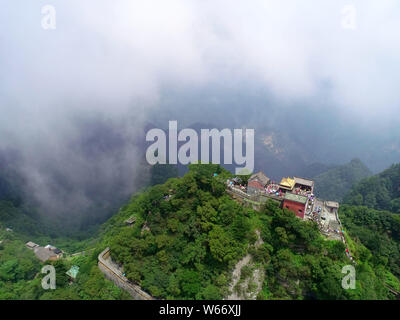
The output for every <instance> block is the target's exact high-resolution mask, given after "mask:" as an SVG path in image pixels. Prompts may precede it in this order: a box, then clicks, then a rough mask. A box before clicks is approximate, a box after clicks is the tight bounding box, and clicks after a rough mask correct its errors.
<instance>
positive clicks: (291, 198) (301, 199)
mask: <svg viewBox="0 0 400 320" xmlns="http://www.w3.org/2000/svg"><path fill="white" fill-rule="evenodd" d="M307 203H308V198H307V197H305V196H302V195H298V194H293V193H290V192H288V193H286V194H285V198H284V200H283V205H282V207H283V208H284V209H288V210H290V211H292V212H294V213H295V214H296V216H298V217H299V218H301V219H304V214H305V212H306V208H307Z"/></svg>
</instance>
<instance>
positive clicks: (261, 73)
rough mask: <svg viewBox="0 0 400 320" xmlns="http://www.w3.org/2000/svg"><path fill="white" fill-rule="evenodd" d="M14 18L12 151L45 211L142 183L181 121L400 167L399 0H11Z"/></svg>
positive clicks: (4, 8)
mask: <svg viewBox="0 0 400 320" xmlns="http://www.w3.org/2000/svg"><path fill="white" fill-rule="evenodd" d="M46 5H50V6H53V8H54V9H55V13H56V15H55V23H56V24H55V29H44V28H43V26H42V24H43V19H44V23H46V22H48V21H49V20H48V17H46V14H47V13H48V12H47V11H45V13H42V9H43V8H44V6H46ZM0 21H1V24H0V108H1V118H0V147H1V152H2V153H7V152H11V151H12V152H16V153H17V154H18V161H17V162H15V166H16V167H17V169H18V171H19V172H20V173H21V174H22V175H23V176H24V177H25V178H26V184H25V186H24V187H25V189H26V190H25V191H26V192H27V194H30V195H31V196H32V197H33V198H34V199H36V200H37V201H38V203H39V204H40V206H41V208H42V210H43V212H46V214H52V215H54V216H59V215H63V216H67V217H69V216H70V217H76V216H80V215H85V214H87V215H88V216H89V217H92V216H95V215H96V213H95V211H96V210H97V209H98V208H101V207H104V206H107V204H110V202H112V201H115V202H116V203H118V201H119V199H123V198H124V197H126V196H128V195H129V194H131V193H132V192H134V191H135V190H137V189H138V188H139V187H141V186H142V185H143V183H144V181H145V179H146V177H145V176H146V174H147V173H146V170H144V169H143V168H144V167H145V166H144V164H143V162H144V148H145V140H144V136H145V129H146V128H148V127H149V126H154V125H155V126H159V127H167V126H168V120H178V122H179V125H181V126H182V127H184V126H185V127H190V126H194V125H199V124H204V125H205V126H217V127H220V128H222V127H227V128H232V129H233V128H242V127H246V128H255V129H256V149H257V142H258V148H259V149H260V148H261V149H262V148H267V149H266V151H265V152H270V153H274V152H275V153H277V154H279V153H280V154H281V156H282V157H286V159H285V161H286V162H287V163H289V164H290V163H291V162H296V161H300V160H298V159H296V158H295V157H296V154H297V155H299V157H301V161H302V162H304V163H306V164H307V163H312V162H322V163H330V164H332V163H343V162H346V161H349V160H350V159H351V158H354V157H359V158H361V160H363V161H364V162H365V163H366V164H367V165H368V166H369V167H370V168H371V169H373V170H374V171H375V172H376V171H379V170H382V169H384V168H385V167H387V166H389V165H390V164H391V163H393V162H396V161H398V159H399V155H400V143H399V137H400V129H399V115H400V105H399V101H400V99H399V98H400V90H398V84H399V83H400V72H399V71H400V70H399V69H400V63H399V62H400V61H399V60H400V58H399V57H400V6H399V3H398V1H396V0H383V1H376V0H362V1H361V0H360V1H338V0H331V1H323V2H322V1H318V0H314V1H311V0H309V1H299V0H298V1H296V0H292V1H289V0H286V1H259V0H254V1H240V2H239V1H235V2H232V1H219V0H202V1H189V0H181V1H178V0H160V1H136V0H126V1H125V0H116V1H106V0H85V1H78V0H46V1H35V0H34V1H28V0H25V1H22V0H0ZM257 134H258V138H257ZM257 139H258V140H257ZM265 139H267V140H265ZM262 141H264V143H263V142H262ZM265 141H267V143H265ZM268 148H269V149H268ZM282 150H283V151H282ZM274 159H275V158H274ZM276 159H277V160H279V157H278V158H276ZM141 163H142V164H141ZM258 163H260V162H258ZM256 169H257V168H256ZM272 175H273V173H272ZM94 208H97V209H94ZM88 212H90V213H88Z"/></svg>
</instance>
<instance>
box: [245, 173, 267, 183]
mask: <svg viewBox="0 0 400 320" xmlns="http://www.w3.org/2000/svg"><path fill="white" fill-rule="evenodd" d="M253 180H258V181H259V182H260V183H261V184H262V185H264V186H265V185H266V184H268V182H269V181H270V179H269V178H268V177H267V176H266V175H265V174H264V172H262V171H259V172H257V173H255V174H253V175H252V176H251V177H250V179H249V181H253Z"/></svg>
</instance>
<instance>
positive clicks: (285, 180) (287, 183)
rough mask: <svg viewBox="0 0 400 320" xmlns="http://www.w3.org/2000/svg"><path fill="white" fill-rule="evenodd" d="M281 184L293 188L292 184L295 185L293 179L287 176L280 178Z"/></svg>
mask: <svg viewBox="0 0 400 320" xmlns="http://www.w3.org/2000/svg"><path fill="white" fill-rule="evenodd" d="M280 185H281V186H284V187H287V188H290V189H293V187H294V185H295V180H294V179H291V178H289V177H287V178H282V181H281V183H280Z"/></svg>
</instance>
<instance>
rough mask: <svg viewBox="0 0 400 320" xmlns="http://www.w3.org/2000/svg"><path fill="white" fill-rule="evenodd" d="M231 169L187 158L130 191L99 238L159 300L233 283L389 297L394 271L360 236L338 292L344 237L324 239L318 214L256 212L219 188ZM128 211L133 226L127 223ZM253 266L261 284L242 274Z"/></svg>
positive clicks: (216, 295)
mask: <svg viewBox="0 0 400 320" xmlns="http://www.w3.org/2000/svg"><path fill="white" fill-rule="evenodd" d="M215 173H216V174H217V176H215V175H214V174H215ZM228 176H230V173H229V172H227V171H225V170H224V169H222V168H221V167H219V166H214V165H191V166H190V171H189V173H187V174H186V175H185V176H184V177H183V178H178V179H169V180H168V181H167V182H166V183H165V184H164V185H158V186H155V187H153V188H150V189H149V190H147V191H146V192H144V193H142V194H140V195H136V196H135V197H133V198H132V201H131V202H130V203H129V204H128V205H126V206H125V207H123V208H122V209H121V211H120V212H119V213H118V214H117V215H116V216H114V217H113V218H111V219H110V221H109V222H107V223H106V224H105V225H104V232H105V237H104V240H103V246H104V247H105V246H109V247H110V248H111V254H112V257H113V259H114V260H116V261H117V262H118V263H120V264H121V265H123V267H124V270H125V272H126V275H127V277H128V278H129V279H130V280H131V281H133V282H135V283H138V284H139V285H140V286H142V288H143V289H144V290H146V291H147V292H149V293H150V294H151V295H153V296H154V297H156V298H162V299H165V298H167V299H221V298H224V297H227V296H228V295H229V294H230V293H231V292H230V289H233V290H236V291H248V292H253V293H256V296H257V298H258V299H389V298H393V296H391V294H390V293H389V292H388V289H387V288H386V287H385V286H384V284H385V282H386V281H387V278H390V279H394V280H393V281H394V283H395V284H397V283H398V280H397V278H396V277H395V276H393V275H392V274H391V272H390V271H389V269H387V268H385V266H384V264H382V263H381V262H380V261H378V260H374V259H372V258H373V256H372V254H371V252H370V250H368V249H367V248H366V247H365V246H363V245H362V244H361V243H359V242H358V243H357V242H351V246H352V247H351V249H352V253H353V255H354V256H355V258H356V261H357V262H358V264H357V266H356V270H357V280H358V281H357V288H356V289H355V290H344V289H343V288H342V287H341V279H342V277H343V274H342V273H341V270H342V267H343V266H344V265H348V264H350V263H351V262H350V261H349V260H348V259H347V257H346V255H345V251H344V249H345V248H344V245H343V244H342V243H341V242H339V241H330V240H326V239H325V238H324V237H323V236H322V235H321V234H320V232H319V230H318V227H317V225H316V224H315V223H314V222H311V221H310V222H306V221H302V220H300V219H298V218H297V217H295V216H294V214H292V213H291V212H289V211H286V210H282V209H280V208H279V207H278V206H277V205H276V203H274V202H268V203H267V204H266V206H265V208H263V209H262V210H261V211H254V210H253V209H251V208H248V207H243V206H242V205H240V204H238V203H237V202H236V201H234V200H233V199H231V198H230V197H229V196H228V195H226V193H225V186H224V184H223V181H224V180H225V179H226V177H228ZM130 217H135V219H136V222H135V223H134V225H133V226H127V225H126V224H125V223H124V221H125V220H126V219H128V218H130ZM257 231H259V234H260V236H261V240H262V241H261V242H262V244H261V245H259V246H255V243H256V242H258V240H257V239H258V238H257ZM348 238H349V240H350V241H351V238H350V237H348ZM248 254H250V255H251V263H250V264H249V265H247V266H246V267H245V268H242V270H241V271H242V272H241V276H240V280H239V284H237V285H236V286H235V287H234V288H231V287H230V284H231V283H232V271H233V269H234V268H235V266H236V265H237V262H238V261H240V260H241V259H242V258H243V257H244V256H246V255H248ZM256 270H262V271H261V273H262V285H261V288H259V287H258V285H257V283H255V282H254V281H248V279H249V278H250V279H254V277H252V275H253V274H254V272H255V271H256Z"/></svg>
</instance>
